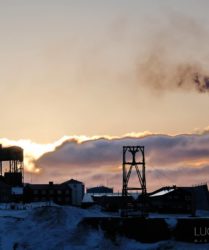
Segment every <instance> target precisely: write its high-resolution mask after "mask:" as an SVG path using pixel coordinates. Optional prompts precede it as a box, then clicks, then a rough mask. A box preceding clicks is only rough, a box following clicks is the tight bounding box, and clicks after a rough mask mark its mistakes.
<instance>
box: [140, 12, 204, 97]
mask: <svg viewBox="0 0 209 250" xmlns="http://www.w3.org/2000/svg"><path fill="white" fill-rule="evenodd" d="M156 29H157V30H153V32H151V33H152V34H150V36H149V41H148V42H147V44H146V45H145V53H144V54H143V55H140V58H138V59H137V62H136V68H135V72H136V81H137V83H138V84H140V85H143V86H146V87H149V88H152V89H154V90H156V91H160V92H162V91H163V90H175V89H182V90H196V91H198V92H199V93H205V92H209V70H208V67H209V59H208V56H207V53H208V48H207V44H208V42H209V32H208V30H207V29H206V28H205V27H204V26H203V24H202V23H201V24H200V23H199V22H198V21H196V20H194V18H191V17H185V16H182V15H179V14H176V13H172V15H171V16H170V17H169V19H168V23H167V24H166V25H165V26H164V27H160V25H159V26H157V28H156Z"/></svg>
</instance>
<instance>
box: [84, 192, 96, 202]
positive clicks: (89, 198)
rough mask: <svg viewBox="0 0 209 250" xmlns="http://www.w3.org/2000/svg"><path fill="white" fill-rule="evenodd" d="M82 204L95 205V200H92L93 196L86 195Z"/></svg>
mask: <svg viewBox="0 0 209 250" xmlns="http://www.w3.org/2000/svg"><path fill="white" fill-rule="evenodd" d="M82 202H83V203H85V202H88V203H89V202H90V203H93V202H94V200H93V198H92V195H91V194H88V193H86V194H84V197H83V200H82Z"/></svg>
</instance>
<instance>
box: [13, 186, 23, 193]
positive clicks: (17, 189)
mask: <svg viewBox="0 0 209 250" xmlns="http://www.w3.org/2000/svg"><path fill="white" fill-rule="evenodd" d="M12 194H17V195H21V194H23V188H22V187H12Z"/></svg>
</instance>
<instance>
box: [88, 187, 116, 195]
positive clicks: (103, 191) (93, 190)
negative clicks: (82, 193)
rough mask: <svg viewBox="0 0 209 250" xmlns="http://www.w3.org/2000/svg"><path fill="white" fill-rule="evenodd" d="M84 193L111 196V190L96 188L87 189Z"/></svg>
mask: <svg viewBox="0 0 209 250" xmlns="http://www.w3.org/2000/svg"><path fill="white" fill-rule="evenodd" d="M86 192H87V193H91V194H112V193H113V188H109V187H105V186H98V187H92V188H87V190H86Z"/></svg>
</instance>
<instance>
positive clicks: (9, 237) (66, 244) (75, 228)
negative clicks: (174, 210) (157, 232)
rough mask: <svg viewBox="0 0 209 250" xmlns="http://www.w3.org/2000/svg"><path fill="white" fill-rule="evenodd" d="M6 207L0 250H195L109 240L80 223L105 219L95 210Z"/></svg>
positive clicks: (1, 210)
mask: <svg viewBox="0 0 209 250" xmlns="http://www.w3.org/2000/svg"><path fill="white" fill-rule="evenodd" d="M9 207H10V206H9V205H8V206H5V204H1V206H0V249H1V250H10V249H11V250H12V249H16V250H23V249H24V250H37V249H41V250H56V249H57V250H59V249H63V250H87V249H88V250H91V249H101V250H106V249H108V250H117V249H121V250H127V249H128V250H141V249H142V250H143V249H148V250H155V249H159V250H160V249H180V250H183V249H190V250H193V249H197V245H196V244H189V243H181V242H175V241H163V242H157V243H153V244H143V243H140V242H137V241H135V240H132V239H127V238H125V237H117V238H116V239H115V241H111V240H110V239H108V238H106V237H105V236H104V233H103V232H102V231H101V230H94V229H92V228H89V227H86V226H83V225H82V224H79V222H80V221H81V220H82V218H84V217H97V216H98V217H100V216H108V215H107V214H106V213H103V212H101V211H100V210H99V209H98V207H92V208H91V209H86V210H85V209H81V208H77V207H71V206H63V207H61V206H58V205H54V204H52V203H51V205H50V206H48V205H47V203H33V204H29V205H27V206H23V205H19V206H17V208H18V209H17V210H11V209H9ZM6 208H7V209H6ZM166 222H167V223H168V224H169V226H170V227H173V226H175V223H176V218H175V217H168V218H167V219H166ZM15 247H16V248H15ZM198 249H209V244H202V245H200V244H199V245H198Z"/></svg>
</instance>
